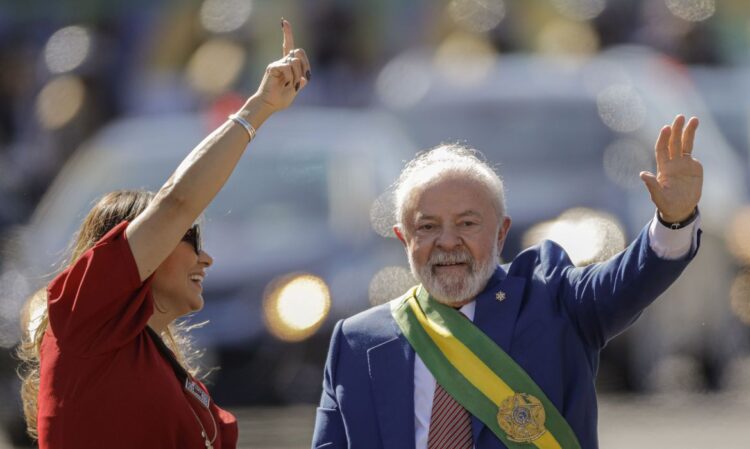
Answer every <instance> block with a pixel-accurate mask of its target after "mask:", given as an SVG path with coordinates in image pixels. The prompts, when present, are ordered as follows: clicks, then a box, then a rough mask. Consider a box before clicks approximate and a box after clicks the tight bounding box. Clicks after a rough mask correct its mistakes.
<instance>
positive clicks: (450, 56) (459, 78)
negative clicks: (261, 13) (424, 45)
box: [435, 32, 496, 87]
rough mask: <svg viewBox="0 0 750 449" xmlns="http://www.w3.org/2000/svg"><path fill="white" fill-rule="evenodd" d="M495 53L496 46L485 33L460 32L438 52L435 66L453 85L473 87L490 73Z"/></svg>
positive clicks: (445, 41)
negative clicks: (493, 45)
mask: <svg viewBox="0 0 750 449" xmlns="http://www.w3.org/2000/svg"><path fill="white" fill-rule="evenodd" d="M495 56H496V52H495V49H494V48H493V47H492V44H490V42H489V41H487V39H486V38H484V37H483V36H480V35H476V34H471V33H462V32H456V33H453V34H451V35H449V36H448V37H447V38H446V39H445V40H444V41H443V42H442V43H441V44H440V46H439V47H438V48H437V50H436V51H435V68H436V69H437V70H438V71H440V73H441V74H442V75H444V76H445V77H446V79H448V80H450V81H451V83H453V85H456V86H464V87H469V86H473V85H476V84H478V83H480V82H481V81H482V80H484V79H485V78H486V77H487V76H488V75H489V74H490V70H491V69H492V66H493V65H494V64H495Z"/></svg>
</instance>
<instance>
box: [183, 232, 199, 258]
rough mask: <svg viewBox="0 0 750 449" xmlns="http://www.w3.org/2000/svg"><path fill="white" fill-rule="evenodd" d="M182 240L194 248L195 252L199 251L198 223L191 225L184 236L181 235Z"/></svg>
mask: <svg viewBox="0 0 750 449" xmlns="http://www.w3.org/2000/svg"><path fill="white" fill-rule="evenodd" d="M182 241H183V242H188V243H190V245H191V246H192V247H193V249H194V250H195V254H200V253H201V228H200V227H199V226H198V225H193V226H192V227H191V228H190V229H188V230H187V232H186V233H185V235H184V236H182Z"/></svg>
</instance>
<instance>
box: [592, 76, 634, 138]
mask: <svg viewBox="0 0 750 449" xmlns="http://www.w3.org/2000/svg"><path fill="white" fill-rule="evenodd" d="M596 107H597V109H598V111H599V117H600V118H601V119H602V121H603V122H604V124H605V125H607V126H609V127H610V128H612V129H613V130H614V131H618V132H622V133H626V132H632V131H635V130H637V129H638V128H640V127H641V126H643V123H644V122H645V121H646V105H645V104H644V102H643V99H642V98H641V95H640V94H639V93H638V92H637V91H636V90H635V89H634V88H633V87H632V86H630V85H626V84H617V85H613V86H609V87H607V88H606V89H604V90H602V91H601V92H600V93H599V95H597V97H596Z"/></svg>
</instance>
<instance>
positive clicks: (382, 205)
mask: <svg viewBox="0 0 750 449" xmlns="http://www.w3.org/2000/svg"><path fill="white" fill-rule="evenodd" d="M394 201H395V200H394V198H393V192H392V191H391V190H388V191H387V192H385V193H383V194H381V195H380V196H379V197H377V198H376V199H375V201H373V202H372V206H370V226H372V230H373V231H375V232H377V233H378V234H379V235H380V236H382V237H395V235H394V233H393V225H395V224H396V216H395V215H394V211H395V207H396V205H395V204H394Z"/></svg>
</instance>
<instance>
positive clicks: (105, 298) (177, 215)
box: [19, 20, 310, 449]
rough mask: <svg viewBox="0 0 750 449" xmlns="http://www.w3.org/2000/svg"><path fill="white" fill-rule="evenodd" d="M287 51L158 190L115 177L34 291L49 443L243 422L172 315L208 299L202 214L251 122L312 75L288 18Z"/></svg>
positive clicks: (31, 403)
mask: <svg viewBox="0 0 750 449" xmlns="http://www.w3.org/2000/svg"><path fill="white" fill-rule="evenodd" d="M281 26H282V29H283V33H284V42H283V56H284V57H283V58H282V59H280V60H278V61H276V62H273V63H271V64H270V65H269V66H268V68H267V69H266V72H265V75H264V77H263V80H262V81H261V83H260V87H259V88H258V90H257V92H256V93H255V94H254V95H252V96H251V97H250V98H249V99H248V100H247V102H246V103H245V105H244V106H243V107H242V108H241V109H240V110H239V111H238V112H237V113H236V114H232V115H230V116H229V118H228V120H227V121H226V122H225V123H224V124H222V125H221V126H219V128H217V129H216V130H215V131H214V132H212V133H211V134H210V135H209V136H208V137H206V138H205V139H204V140H203V142H201V143H200V144H198V146H197V147H196V148H195V149H193V150H192V151H191V152H190V154H188V155H187V157H186V158H185V160H184V161H183V162H182V163H181V164H180V166H179V167H177V170H176V171H175V172H174V173H173V174H172V176H171V177H170V178H169V179H168V180H167V182H166V183H165V184H164V186H163V187H162V188H161V189H160V190H159V191H158V192H157V193H156V194H151V193H149V192H143V191H118V192H113V193H110V194H108V195H106V196H105V197H104V198H102V199H101V200H100V201H99V203H98V204H97V205H96V206H94V208H93V209H92V210H91V212H89V214H88V216H87V217H86V219H85V220H84V222H83V224H82V225H81V228H80V230H79V232H78V235H77V237H76V241H75V243H74V246H73V250H72V254H71V257H70V263H69V264H68V265H67V267H66V268H65V269H64V270H63V271H62V272H61V273H60V274H59V275H58V276H57V277H56V278H55V279H54V280H53V281H52V282H51V283H50V284H49V286H48V287H47V289H46V290H43V291H40V292H39V293H38V294H37V295H35V296H34V297H33V298H31V299H30V300H29V302H28V304H27V307H26V310H25V313H24V316H25V321H26V322H25V323H24V324H25V325H24V327H23V328H24V330H25V331H26V333H27V335H25V338H24V341H23V343H22V347H21V349H20V351H19V353H20V354H21V356H22V358H23V359H24V361H25V362H26V369H25V370H24V378H23V386H22V397H23V401H24V412H25V414H26V420H27V424H28V430H29V433H30V434H31V435H32V436H34V437H36V438H38V440H39V447H40V448H43V449H45V448H50V449H64V448H71V449H87V448H92V449H93V448H110V449H117V448H122V449H134V448H155V449H156V448H159V449H171V448H174V449H177V448H179V449H192V448H195V449H206V448H214V447H215V448H235V447H236V445H237V422H236V420H235V418H234V416H232V415H231V414H230V413H228V412H226V411H224V410H222V409H221V408H219V407H218V406H216V404H214V403H213V401H212V400H211V398H210V396H209V394H208V391H207V390H206V388H205V386H204V385H203V384H202V383H200V382H199V381H197V380H196V379H195V378H194V377H193V370H192V365H191V363H190V362H191V360H190V357H189V354H187V353H186V351H185V349H186V348H185V346H184V344H183V343H182V342H183V341H184V338H182V337H181V336H180V335H179V334H176V333H175V332H176V331H177V330H178V329H176V328H175V324H174V323H175V320H176V319H178V318H179V317H182V316H184V315H186V314H188V313H191V312H195V311H197V310H199V309H200V308H201V307H202V306H203V298H202V296H201V293H202V283H203V279H204V277H205V275H206V269H207V268H208V267H209V266H211V264H212V262H213V261H212V259H211V256H209V255H208V254H207V253H206V252H205V251H203V250H202V248H201V246H200V232H199V229H198V227H197V225H194V222H195V220H196V219H197V218H198V216H199V215H200V214H201V212H202V211H203V210H204V209H205V208H206V206H208V204H209V203H210V202H211V200H212V199H213V198H214V196H215V195H216V194H217V193H218V192H219V190H220V189H221V188H222V186H223V185H224V183H225V182H226V180H227V179H228V178H229V175H230V174H231V173H232V171H233V170H234V168H235V166H236V164H237V162H238V161H239V159H240V157H241V156H242V154H243V152H244V151H245V148H246V147H247V144H248V142H249V140H252V138H253V137H254V135H255V130H257V129H258V128H260V126H261V125H262V124H263V122H264V121H265V120H266V119H267V118H268V117H269V116H270V115H271V114H273V113H274V112H276V111H279V110H282V109H284V108H286V107H288V106H289V105H290V104H291V103H292V102H293V100H294V98H295V97H296V95H297V93H298V91H299V90H300V89H302V88H304V87H305V85H306V84H307V82H308V80H309V79H310V65H309V62H308V60H307V57H306V55H305V53H304V51H303V50H301V49H296V48H295V47H294V42H293V36H292V30H291V27H290V25H289V23H288V22H285V21H283V20H282V25H281Z"/></svg>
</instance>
